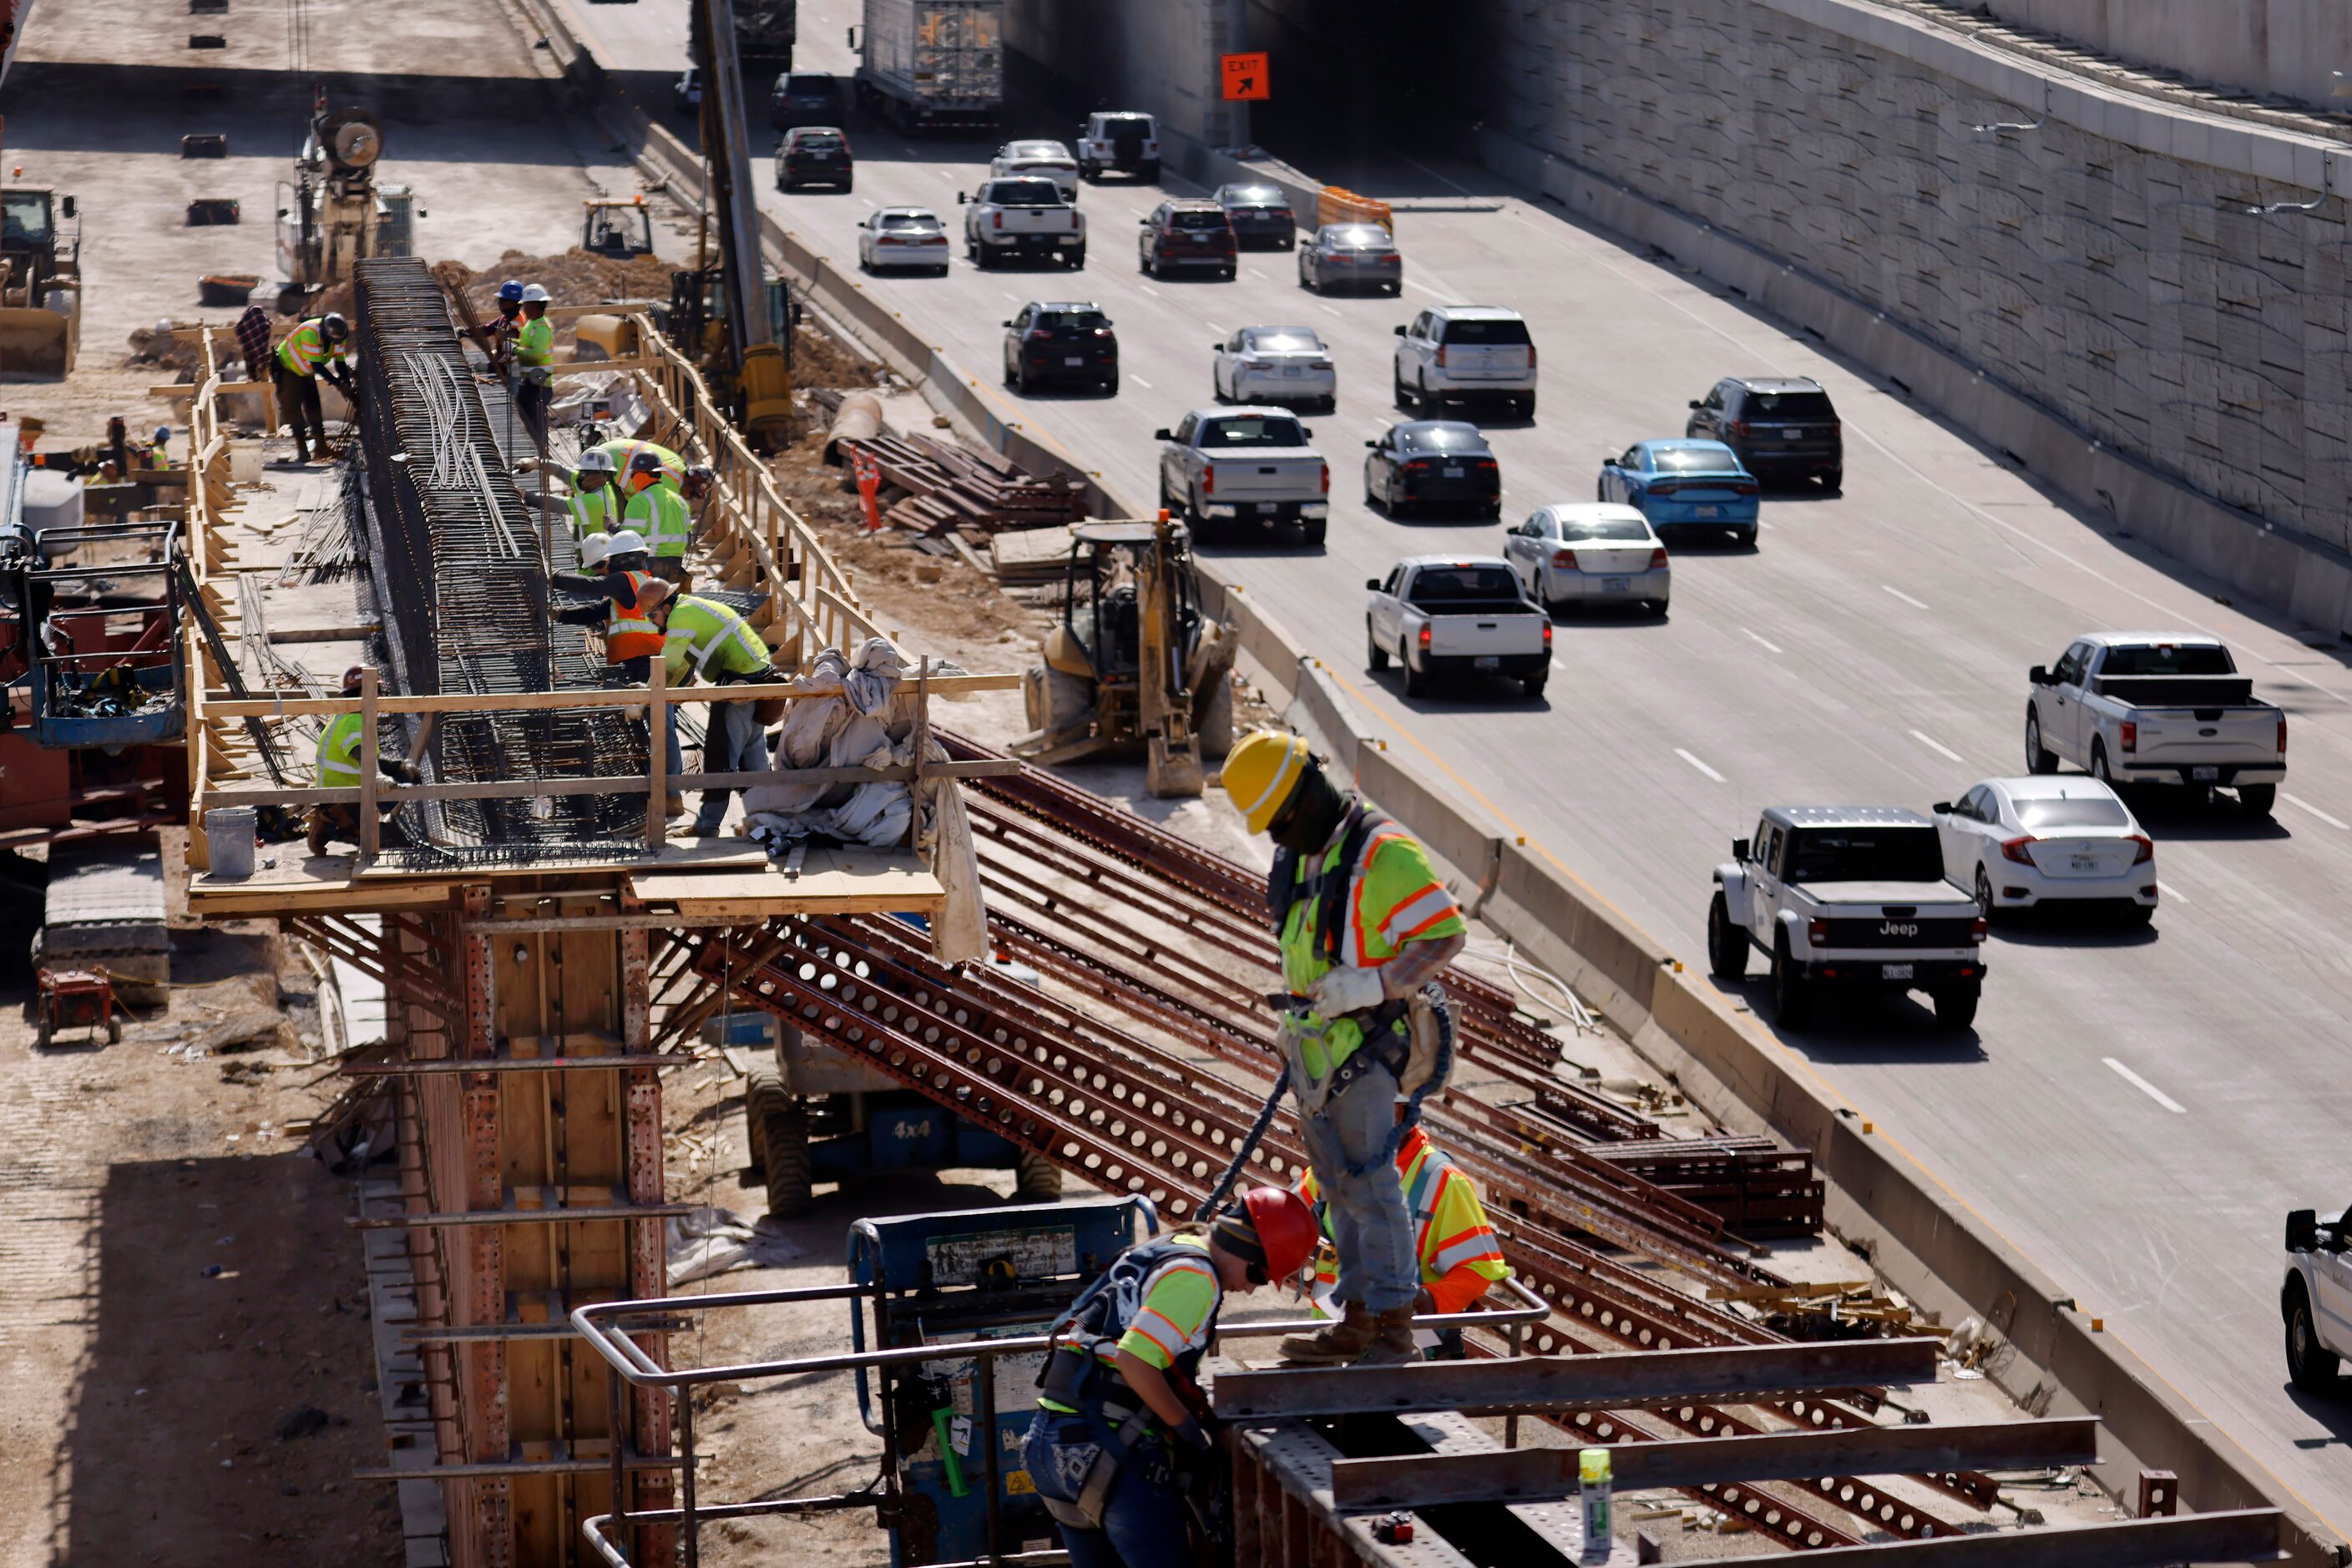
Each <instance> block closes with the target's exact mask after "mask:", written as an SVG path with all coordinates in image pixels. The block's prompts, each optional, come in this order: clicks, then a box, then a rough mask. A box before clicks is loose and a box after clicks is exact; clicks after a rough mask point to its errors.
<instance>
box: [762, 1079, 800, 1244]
mask: <svg viewBox="0 0 2352 1568" xmlns="http://www.w3.org/2000/svg"><path fill="white" fill-rule="evenodd" d="M760 1140H761V1153H760V1168H761V1170H762V1171H764V1172H765V1173H767V1177H768V1212H769V1213H770V1214H772V1215H775V1216H776V1217H777V1218H778V1219H798V1218H800V1217H801V1216H802V1215H805V1214H807V1213H808V1212H809V1192H810V1188H811V1185H812V1179H811V1177H810V1174H809V1125H808V1112H807V1110H803V1108H802V1107H800V1106H798V1105H794V1104H790V1103H787V1104H786V1105H784V1106H783V1107H782V1109H780V1110H772V1111H770V1112H769V1113H768V1116H767V1119H766V1121H764V1122H763V1123H762V1125H761V1131H760Z"/></svg>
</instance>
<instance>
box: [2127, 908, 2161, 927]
mask: <svg viewBox="0 0 2352 1568" xmlns="http://www.w3.org/2000/svg"><path fill="white" fill-rule="evenodd" d="M2155 922H2156V906H2155V905H2154V904H2134V905H2132V906H2131V908H2129V909H2128V910H2125V911H2124V923H2125V924H2126V925H2134V926H2144V925H2153V924H2154V923H2155Z"/></svg>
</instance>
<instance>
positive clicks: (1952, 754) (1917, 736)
mask: <svg viewBox="0 0 2352 1568" xmlns="http://www.w3.org/2000/svg"><path fill="white" fill-rule="evenodd" d="M1911 738H1912V739H1913V740H1915V741H1916V742H1919V743H1920V744H1921V745H1923V746H1925V747H1927V749H1928V750H1929V751H1931V752H1935V753H1936V754H1937V755H1938V756H1945V757H1949V758H1951V759H1952V761H1954V762H1956V763H1964V762H1966V761H1968V759H1967V758H1966V757H1963V756H1961V755H1960V753H1959V752H1956V751H1954V750H1952V748H1951V747H1949V746H1948V745H1946V744H1944V742H1941V741H1938V740H1936V739H1934V738H1932V737H1930V736H1927V735H1923V734H1921V733H1920V732H1919V731H1916V730H1914V731H1911Z"/></svg>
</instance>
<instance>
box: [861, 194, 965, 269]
mask: <svg viewBox="0 0 2352 1568" xmlns="http://www.w3.org/2000/svg"><path fill="white" fill-rule="evenodd" d="M857 265H859V266H860V267H863V268H866V270H867V271H868V272H879V271H881V270H882V269H883V268H886V267H920V268H928V269H929V270H931V271H934V272H938V273H940V275H942V276H945V274H946V272H947V269H948V229H947V225H945V224H943V223H941V222H940V215H939V214H937V213H935V212H933V211H931V210H930V208H929V207H884V208H882V209H881V210H879V211H878V212H875V213H871V214H868V215H867V216H866V221H865V222H864V223H861V224H859V225H858V226H857Z"/></svg>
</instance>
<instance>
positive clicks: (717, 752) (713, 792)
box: [694, 702, 768, 832]
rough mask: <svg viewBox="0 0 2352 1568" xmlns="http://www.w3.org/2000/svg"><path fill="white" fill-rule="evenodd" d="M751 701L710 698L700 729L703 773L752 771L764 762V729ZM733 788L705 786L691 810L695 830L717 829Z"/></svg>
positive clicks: (759, 767)
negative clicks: (711, 699) (726, 700)
mask: <svg viewBox="0 0 2352 1568" xmlns="http://www.w3.org/2000/svg"><path fill="white" fill-rule="evenodd" d="M756 706H758V704H756V703H751V702H713V703H711V704H710V705H709V717H708V718H706V719H705V721H704V728H703V731H702V771H703V772H704V773H753V772H756V771H758V770H759V769H761V768H764V767H766V766H767V765H768V746H767V741H768V732H767V731H765V730H762V729H761V728H760V721H759V718H758V716H757V715H755V714H754V713H753V712H752V711H751V710H752V709H753V708H755V707H756ZM733 794H734V791H732V790H724V789H707V790H704V791H703V792H702V804H701V805H700V806H698V808H697V809H696V811H695V814H694V826H695V828H696V830H697V831H698V832H700V831H706V830H707V831H710V832H716V831H718V828H719V824H720V823H722V822H724V821H725V820H726V818H727V802H728V800H729V798H730V796H732V795H733Z"/></svg>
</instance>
